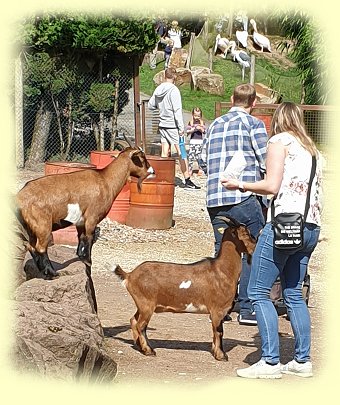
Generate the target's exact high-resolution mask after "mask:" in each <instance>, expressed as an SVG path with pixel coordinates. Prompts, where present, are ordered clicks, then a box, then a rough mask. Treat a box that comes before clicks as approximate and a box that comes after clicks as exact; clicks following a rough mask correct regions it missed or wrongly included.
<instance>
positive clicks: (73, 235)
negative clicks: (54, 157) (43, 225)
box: [45, 162, 96, 246]
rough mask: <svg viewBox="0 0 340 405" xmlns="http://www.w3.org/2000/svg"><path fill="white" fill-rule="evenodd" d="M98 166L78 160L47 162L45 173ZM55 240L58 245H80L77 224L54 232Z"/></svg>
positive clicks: (59, 172)
mask: <svg viewBox="0 0 340 405" xmlns="http://www.w3.org/2000/svg"><path fill="white" fill-rule="evenodd" d="M95 168H96V166H95V165H92V164H88V163H77V162H46V163H45V175H46V176H47V175H49V174H62V173H71V172H77V171H79V170H86V169H95ZM52 236H53V242H54V243H55V244H57V245H71V246H77V245H78V235H77V229H76V227H75V225H71V226H68V227H67V228H64V229H58V230H57V231H54V232H52Z"/></svg>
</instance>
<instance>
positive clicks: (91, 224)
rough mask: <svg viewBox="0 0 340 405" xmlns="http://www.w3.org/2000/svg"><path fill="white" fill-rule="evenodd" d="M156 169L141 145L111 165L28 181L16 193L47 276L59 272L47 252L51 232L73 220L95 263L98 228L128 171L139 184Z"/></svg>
mask: <svg viewBox="0 0 340 405" xmlns="http://www.w3.org/2000/svg"><path fill="white" fill-rule="evenodd" d="M153 175H154V170H153V168H152V167H151V166H150V164H149V162H148V161H147V159H146V156H145V154H144V153H143V152H142V151H141V150H140V149H135V148H127V149H125V150H124V151H122V152H121V153H120V154H119V155H118V157H117V158H116V159H114V160H113V161H112V162H111V163H110V164H109V165H108V166H106V167H105V168H103V169H97V170H81V171H77V172H72V173H62V174H53V175H49V176H45V177H41V178H38V179H36V180H32V181H30V182H28V183H27V184H26V185H25V186H24V187H23V188H22V189H21V190H20V191H19V192H18V194H17V196H16V205H17V217H18V219H19V221H20V223H21V225H22V226H23V228H24V229H25V230H26V232H27V234H28V239H29V240H28V241H26V242H27V249H28V250H29V251H30V253H31V255H32V257H33V260H34V262H35V264H36V265H37V267H38V269H39V271H40V272H41V273H42V275H43V277H44V278H46V279H50V278H53V277H55V276H56V275H57V273H56V271H55V270H54V269H53V267H52V264H51V262H50V260H49V257H48V254H47V246H48V243H49V239H50V235H51V232H52V231H55V230H57V229H61V228H66V227H67V226H70V225H72V224H74V225H75V226H76V228H77V232H78V248H77V255H78V256H79V258H80V259H81V260H82V261H83V262H84V263H85V264H86V266H87V267H90V266H91V264H92V259H91V249H92V244H93V242H94V232H95V228H96V226H97V225H98V223H99V222H100V221H101V220H103V219H104V218H105V216H106V215H107V213H108V212H109V210H110V208H111V206H112V203H113V201H114V200H115V198H116V197H117V195H118V194H119V192H120V191H121V190H122V188H123V186H124V184H125V183H126V181H127V179H128V178H129V176H134V177H137V178H138V188H139V190H140V189H141V183H142V181H143V180H144V179H146V178H148V177H151V176H153Z"/></svg>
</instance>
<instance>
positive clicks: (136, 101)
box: [133, 56, 141, 146]
mask: <svg viewBox="0 0 340 405" xmlns="http://www.w3.org/2000/svg"><path fill="white" fill-rule="evenodd" d="M133 103H134V109H133V110H134V116H135V145H136V146H141V118H140V105H141V103H140V84H139V57H138V56H135V57H134V58H133Z"/></svg>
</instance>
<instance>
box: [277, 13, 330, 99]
mask: <svg viewBox="0 0 340 405" xmlns="http://www.w3.org/2000/svg"><path fill="white" fill-rule="evenodd" d="M278 21H279V24H280V25H281V27H282V28H281V29H282V35H283V36H284V37H286V38H287V39H288V40H290V41H293V46H291V43H290V42H289V41H287V40H285V41H282V43H281V49H287V50H288V51H289V54H290V56H291V58H292V59H293V61H294V62H295V63H296V66H297V69H298V70H299V72H300V75H301V79H302V86H303V92H302V97H301V103H306V104H326V102H327V97H328V90H327V83H328V78H327V65H326V63H325V58H324V57H323V53H324V38H323V35H322V32H321V29H320V28H319V27H317V26H316V24H315V21H314V20H313V19H312V18H311V17H308V16H307V15H306V14H304V13H303V12H301V11H296V12H294V13H291V14H287V15H284V16H282V17H279V18H278Z"/></svg>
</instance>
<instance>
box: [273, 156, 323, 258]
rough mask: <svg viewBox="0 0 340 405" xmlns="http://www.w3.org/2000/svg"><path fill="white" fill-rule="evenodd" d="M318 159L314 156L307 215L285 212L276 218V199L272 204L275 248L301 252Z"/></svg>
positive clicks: (306, 209)
mask: <svg viewBox="0 0 340 405" xmlns="http://www.w3.org/2000/svg"><path fill="white" fill-rule="evenodd" d="M315 169H316V158H315V156H312V168H311V173H310V178H309V183H308V190H307V196H306V206H305V213H304V215H303V216H302V215H301V214H300V213H299V212H283V213H281V214H278V215H276V216H274V199H275V198H274V199H273V200H272V202H271V223H272V226H273V231H274V247H276V248H277V249H281V250H299V249H301V248H302V246H303V228H304V222H305V221H306V218H307V214H308V210H309V201H310V193H311V187H312V181H313V178H314V175H315Z"/></svg>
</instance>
